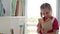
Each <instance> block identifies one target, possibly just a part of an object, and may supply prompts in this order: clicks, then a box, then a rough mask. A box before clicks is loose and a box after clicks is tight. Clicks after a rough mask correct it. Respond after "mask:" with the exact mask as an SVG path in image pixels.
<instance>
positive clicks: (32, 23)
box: [26, 0, 57, 34]
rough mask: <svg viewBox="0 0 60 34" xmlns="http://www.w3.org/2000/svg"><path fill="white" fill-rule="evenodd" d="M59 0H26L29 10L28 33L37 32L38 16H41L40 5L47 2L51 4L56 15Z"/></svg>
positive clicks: (33, 33) (35, 33)
mask: <svg viewBox="0 0 60 34" xmlns="http://www.w3.org/2000/svg"><path fill="white" fill-rule="evenodd" d="M56 1H57V0H26V11H27V18H28V21H27V23H26V24H27V25H26V26H27V28H26V29H27V34H37V31H36V29H37V27H36V25H37V23H38V18H40V6H41V4H43V3H45V2H47V3H50V4H51V7H52V11H53V12H52V15H53V16H54V17H56V10H57V7H56V5H57V2H56Z"/></svg>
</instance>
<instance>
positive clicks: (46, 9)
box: [37, 3, 59, 34]
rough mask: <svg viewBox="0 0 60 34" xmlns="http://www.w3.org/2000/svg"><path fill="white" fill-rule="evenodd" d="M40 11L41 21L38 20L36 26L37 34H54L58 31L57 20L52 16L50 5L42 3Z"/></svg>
mask: <svg viewBox="0 0 60 34" xmlns="http://www.w3.org/2000/svg"><path fill="white" fill-rule="evenodd" d="M40 9H41V13H40V14H41V19H39V22H38V24H37V32H38V33H39V34H56V32H57V30H59V26H58V21H57V19H56V18H54V17H53V16H52V8H51V6H50V4H48V3H44V4H42V5H41V7H40ZM43 16H44V17H43Z"/></svg>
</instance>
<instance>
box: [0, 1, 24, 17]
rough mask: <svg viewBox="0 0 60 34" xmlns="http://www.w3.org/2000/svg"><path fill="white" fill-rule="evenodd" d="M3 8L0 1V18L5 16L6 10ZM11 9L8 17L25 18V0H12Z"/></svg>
mask: <svg viewBox="0 0 60 34" xmlns="http://www.w3.org/2000/svg"><path fill="white" fill-rule="evenodd" d="M5 2H7V1H5ZM6 5H7V4H6ZM4 7H5V6H4V4H3V3H2V0H0V16H4V15H5V14H6V11H7V10H6V9H5V8H4ZM6 8H7V7H6ZM11 8H12V10H11V11H10V12H11V13H10V12H9V11H8V12H9V13H10V16H25V0H12V1H11ZM8 12H7V14H8Z"/></svg>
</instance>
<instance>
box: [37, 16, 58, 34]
mask: <svg viewBox="0 0 60 34" xmlns="http://www.w3.org/2000/svg"><path fill="white" fill-rule="evenodd" d="M53 18H54V17H51V18H50V19H53ZM46 20H47V18H45V17H44V18H43V21H44V23H45V21H46ZM40 26H41V25H40V23H38V24H37V27H40ZM58 29H59V26H58V21H57V19H56V18H55V19H54V21H53V24H52V30H50V31H48V32H47V33H51V32H53V30H58ZM40 34H42V32H41V31H40Z"/></svg>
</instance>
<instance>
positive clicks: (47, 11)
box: [41, 9, 52, 18]
mask: <svg viewBox="0 0 60 34" xmlns="http://www.w3.org/2000/svg"><path fill="white" fill-rule="evenodd" d="M41 12H42V15H43V16H44V17H46V18H48V17H50V16H51V15H52V11H51V10H49V9H41Z"/></svg>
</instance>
